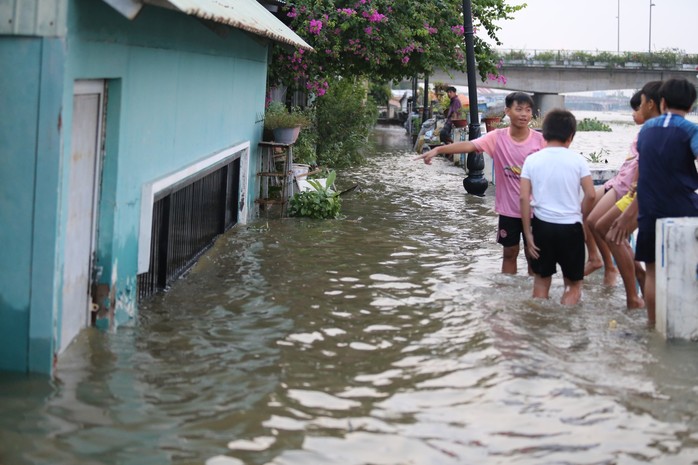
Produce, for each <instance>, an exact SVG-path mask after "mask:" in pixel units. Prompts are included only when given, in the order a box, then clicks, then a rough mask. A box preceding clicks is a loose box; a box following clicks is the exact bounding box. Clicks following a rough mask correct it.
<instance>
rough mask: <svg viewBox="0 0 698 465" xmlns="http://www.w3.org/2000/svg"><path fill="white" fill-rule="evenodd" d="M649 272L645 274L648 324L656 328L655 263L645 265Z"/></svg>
mask: <svg viewBox="0 0 698 465" xmlns="http://www.w3.org/2000/svg"><path fill="white" fill-rule="evenodd" d="M645 266H646V267H647V271H646V273H645V302H646V303H647V322H648V323H649V325H650V326H652V327H654V323H655V305H656V301H655V297H656V294H655V291H656V286H657V282H656V275H655V267H654V262H653V263H645Z"/></svg>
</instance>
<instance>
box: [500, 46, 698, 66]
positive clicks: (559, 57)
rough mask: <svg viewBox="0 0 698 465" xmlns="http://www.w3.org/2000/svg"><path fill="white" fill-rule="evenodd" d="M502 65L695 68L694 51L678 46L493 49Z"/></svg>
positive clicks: (697, 63) (697, 60)
mask: <svg viewBox="0 0 698 465" xmlns="http://www.w3.org/2000/svg"><path fill="white" fill-rule="evenodd" d="M495 51H496V53H497V56H498V57H499V59H500V60H501V63H502V65H511V66H515V65H518V66H565V67H570V66H571V67H595V68H629V69H673V70H676V69H685V70H698V55H693V54H687V53H684V52H683V51H680V50H662V51H658V52H652V53H649V52H620V53H617V52H605V51H602V52H599V51H588V50H516V49H496V50H495Z"/></svg>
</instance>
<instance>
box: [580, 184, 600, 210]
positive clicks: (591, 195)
mask: <svg viewBox="0 0 698 465" xmlns="http://www.w3.org/2000/svg"><path fill="white" fill-rule="evenodd" d="M580 184H581V185H582V191H583V192H584V198H583V199H582V218H584V219H585V220H586V219H587V215H588V214H589V212H590V211H591V209H592V208H594V200H595V199H596V189H594V181H592V180H591V176H584V177H583V178H582V180H581V182H580Z"/></svg>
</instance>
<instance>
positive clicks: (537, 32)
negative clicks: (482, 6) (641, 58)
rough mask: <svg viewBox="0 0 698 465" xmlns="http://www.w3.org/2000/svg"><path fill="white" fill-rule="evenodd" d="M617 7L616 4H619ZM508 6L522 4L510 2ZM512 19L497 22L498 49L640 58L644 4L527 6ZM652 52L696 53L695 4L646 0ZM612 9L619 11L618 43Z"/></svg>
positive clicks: (592, 1)
mask: <svg viewBox="0 0 698 465" xmlns="http://www.w3.org/2000/svg"><path fill="white" fill-rule="evenodd" d="M619 2H620V3H619ZM509 3H510V4H521V3H524V2H523V1H522V0H511V1H510V2H509ZM526 3H528V6H527V7H526V8H524V9H523V10H521V11H519V12H518V13H516V15H515V19H513V20H509V21H502V22H500V23H498V25H499V26H500V27H501V28H502V29H501V30H500V31H499V32H498V34H497V36H498V37H499V40H500V41H502V42H503V45H501V46H500V47H501V48H504V49H509V48H512V49H525V50H538V49H543V50H590V51H596V50H598V51H616V50H617V48H618V44H619V43H620V50H621V52H623V51H639V52H646V51H647V50H648V48H649V45H650V35H649V32H650V21H649V18H650V0H528V1H527V2H526ZM651 3H653V4H654V6H653V7H652V50H653V51H658V50H663V49H667V48H672V49H673V48H677V49H681V50H684V51H686V52H687V53H698V32H696V30H697V29H698V27H697V26H698V0H651ZM618 5H620V40H619V35H618V31H619V22H618Z"/></svg>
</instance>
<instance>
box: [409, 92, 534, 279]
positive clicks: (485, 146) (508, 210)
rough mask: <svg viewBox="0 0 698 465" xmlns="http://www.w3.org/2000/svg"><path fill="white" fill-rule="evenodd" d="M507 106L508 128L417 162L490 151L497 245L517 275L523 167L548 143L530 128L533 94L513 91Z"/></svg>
mask: <svg viewBox="0 0 698 465" xmlns="http://www.w3.org/2000/svg"><path fill="white" fill-rule="evenodd" d="M504 103H505V105H506V108H505V110H504V112H505V114H506V115H507V116H509V119H510V121H511V123H510V126H509V127H508V128H501V129H496V130H494V131H491V132H488V133H487V134H485V135H484V136H483V137H480V138H478V139H475V140H472V141H461V142H456V143H453V144H449V145H442V146H439V147H435V148H433V149H431V150H430V151H428V152H426V153H424V154H422V155H421V156H419V157H417V158H416V159H423V160H424V163H426V164H430V163H431V159H432V158H434V157H435V156H436V155H439V154H453V153H467V152H486V153H487V154H488V155H490V156H491V157H492V160H493V161H494V173H495V179H496V181H497V187H496V190H495V200H494V209H495V211H496V212H497V213H498V214H499V226H498V228H497V242H498V243H500V244H502V246H503V248H504V250H503V255H502V273H507V274H516V271H517V266H516V260H517V257H518V255H519V243H520V242H521V238H522V235H523V227H522V223H521V209H520V205H519V184H520V175H521V167H522V166H523V163H524V160H525V159H526V157H527V156H529V155H530V154H532V153H534V152H537V151H539V150H540V149H541V148H543V147H544V146H545V141H544V140H543V136H542V134H541V133H539V132H537V131H533V130H532V129H530V128H529V127H528V124H529V123H530V122H531V118H532V117H533V99H532V98H531V96H530V95H528V94H526V93H524V92H512V93H511V94H509V95H507V96H506V99H505V100H504ZM524 241H525V238H524ZM524 253H526V251H525V250H524ZM528 258H529V257H528V255H526V259H527V260H528ZM529 274H530V266H529Z"/></svg>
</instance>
